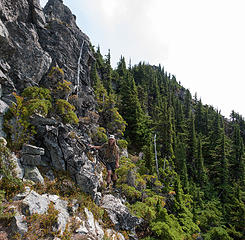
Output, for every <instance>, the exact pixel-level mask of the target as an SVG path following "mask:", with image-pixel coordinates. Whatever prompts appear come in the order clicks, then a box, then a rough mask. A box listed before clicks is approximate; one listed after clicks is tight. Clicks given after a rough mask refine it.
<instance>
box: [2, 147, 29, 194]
mask: <svg viewBox="0 0 245 240" xmlns="http://www.w3.org/2000/svg"><path fill="white" fill-rule="evenodd" d="M14 169H15V164H14V162H13V159H12V156H11V153H10V151H9V149H8V148H7V147H6V146H4V145H3V144H0V175H2V179H1V180H0V189H1V190H3V191H4V192H5V194H6V198H10V197H12V196H14V195H15V194H16V193H18V192H22V191H23V190H24V185H23V182H22V181H21V180H20V179H18V178H16V173H15V171H14Z"/></svg>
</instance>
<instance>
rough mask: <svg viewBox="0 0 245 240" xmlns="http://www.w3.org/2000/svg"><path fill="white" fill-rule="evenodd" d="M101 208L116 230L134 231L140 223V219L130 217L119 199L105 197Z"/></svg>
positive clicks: (111, 196) (110, 196)
mask: <svg viewBox="0 0 245 240" xmlns="http://www.w3.org/2000/svg"><path fill="white" fill-rule="evenodd" d="M101 207H103V208H105V210H106V211H107V213H108V215H109V217H110V219H111V221H112V223H113V224H114V225H115V229H116V230H119V229H121V230H126V231H134V229H135V227H136V226H138V225H140V224H141V223H142V221H143V220H142V219H140V218H137V217H135V216H132V215H131V213H130V212H129V210H128V208H127V207H126V206H125V205H124V204H123V203H122V202H121V200H120V199H119V198H116V197H114V196H113V195H111V194H108V195H105V196H104V197H103V199H102V205H101Z"/></svg>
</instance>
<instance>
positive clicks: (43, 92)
mask: <svg viewBox="0 0 245 240" xmlns="http://www.w3.org/2000/svg"><path fill="white" fill-rule="evenodd" d="M21 95H22V97H24V98H25V100H26V101H28V100H31V99H40V100H48V101H51V95H50V90H49V89H47V88H42V87H27V88H25V89H24V91H23V93H22V94H21Z"/></svg>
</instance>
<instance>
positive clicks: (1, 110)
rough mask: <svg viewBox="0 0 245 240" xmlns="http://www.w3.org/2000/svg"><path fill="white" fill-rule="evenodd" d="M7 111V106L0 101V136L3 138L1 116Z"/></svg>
mask: <svg viewBox="0 0 245 240" xmlns="http://www.w3.org/2000/svg"><path fill="white" fill-rule="evenodd" d="M8 109H9V106H8V105H7V104H6V103H5V102H3V101H1V100H0V136H5V133H4V132H3V130H2V129H3V116H4V114H5V113H6V112H7V110H8Z"/></svg>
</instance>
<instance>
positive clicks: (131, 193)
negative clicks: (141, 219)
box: [120, 184, 141, 202]
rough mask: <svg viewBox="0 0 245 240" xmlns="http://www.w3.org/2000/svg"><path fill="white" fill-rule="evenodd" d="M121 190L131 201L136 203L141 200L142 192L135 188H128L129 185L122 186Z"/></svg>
mask: <svg viewBox="0 0 245 240" xmlns="http://www.w3.org/2000/svg"><path fill="white" fill-rule="evenodd" d="M120 188H121V191H122V193H123V194H124V195H125V196H126V197H127V199H128V200H129V201H131V202H135V201H137V200H140V199H141V192H140V191H138V190H136V189H135V188H134V187H131V186H128V185H127V184H121V185H120Z"/></svg>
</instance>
